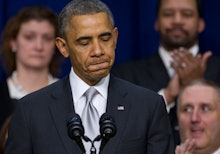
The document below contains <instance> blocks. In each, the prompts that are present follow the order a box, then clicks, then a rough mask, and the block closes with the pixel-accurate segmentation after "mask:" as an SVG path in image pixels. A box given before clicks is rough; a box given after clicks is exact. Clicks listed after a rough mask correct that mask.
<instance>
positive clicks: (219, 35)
mask: <svg viewBox="0 0 220 154" xmlns="http://www.w3.org/2000/svg"><path fill="white" fill-rule="evenodd" d="M69 1H70V0H0V32H2V29H3V27H4V25H5V23H6V22H7V20H8V19H9V18H10V17H12V16H13V15H14V14H16V13H17V11H18V10H19V9H21V8H23V7H25V6H32V5H43V6H47V7H49V8H51V9H52V10H54V11H55V12H56V13H59V12H60V11H61V9H62V8H63V7H64V6H65V4H67V3H68V2H69ZM102 1H103V2H105V3H106V4H107V5H108V6H109V7H110V9H111V10H112V12H113V15H114V17H115V23H116V26H117V27H118V29H119V40H118V44H117V49H116V61H115V63H120V62H123V61H127V60H133V59H139V58H144V57H146V56H149V55H151V54H153V53H155V52H157V48H158V34H157V33H156V32H155V30H154V21H155V18H156V0H102ZM202 7H203V17H204V18H205V21H206V29H205V31H204V32H203V33H202V34H201V35H200V37H199V40H200V42H199V44H200V46H201V47H202V49H203V50H204V51H206V50H211V51H213V53H214V55H216V56H220V1H219V0H211V1H207V0H202ZM62 68H63V69H62V73H61V75H60V77H62V76H64V75H66V74H67V73H68V72H69V68H70V63H69V61H68V60H66V61H65V62H64V63H63V65H62ZM0 71H2V68H1V67H0ZM0 74H2V73H0ZM1 78H4V75H2V76H0V79H1Z"/></svg>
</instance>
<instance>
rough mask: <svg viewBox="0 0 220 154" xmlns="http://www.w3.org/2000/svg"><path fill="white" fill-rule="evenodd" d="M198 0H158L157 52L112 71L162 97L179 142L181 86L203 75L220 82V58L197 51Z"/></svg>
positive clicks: (200, 28) (200, 21)
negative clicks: (178, 120)
mask: <svg viewBox="0 0 220 154" xmlns="http://www.w3.org/2000/svg"><path fill="white" fill-rule="evenodd" d="M204 27H205V23H204V20H203V18H202V17H201V2H200V1H199V0H158V7H157V20H156V22H155V29H156V30H157V31H158V33H159V35H160V46H159V50H158V53H156V54H155V55H152V56H150V57H147V58H146V59H142V60H136V61H130V62H126V63H123V64H119V65H117V66H115V67H114V68H113V70H112V73H113V74H115V75H116V76H118V77H120V78H123V79H126V80H129V81H131V82H133V83H135V84H137V85H140V86H143V87H147V88H149V89H151V90H154V91H156V92H158V93H159V94H161V95H162V96H164V99H165V102H166V106H167V111H168V112H169V117H170V120H171V123H172V127H173V131H174V135H175V142H176V144H179V143H180V139H179V132H178V123H177V118H176V105H175V103H174V102H175V100H176V98H177V95H178V93H179V90H180V89H181V87H182V86H184V85H185V84H187V83H188V82H190V81H192V80H194V79H198V78H206V79H209V80H212V81H215V82H217V83H218V84H220V80H219V78H220V59H219V58H217V57H211V55H212V53H211V52H210V51H208V52H205V53H204V54H203V55H202V54H201V53H200V52H199V51H200V49H199V45H198V35H199V33H200V32H202V31H203V30H204Z"/></svg>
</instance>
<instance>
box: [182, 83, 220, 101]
mask: <svg viewBox="0 0 220 154" xmlns="http://www.w3.org/2000/svg"><path fill="white" fill-rule="evenodd" d="M180 102H181V104H182V105H183V104H186V103H190V104H192V105H200V104H202V103H204V102H205V103H208V104H215V103H220V102H218V99H217V93H216V91H215V90H214V89H213V88H212V87H209V86H204V85H193V86H190V87H187V88H186V89H185V90H184V92H183V94H182V97H181V101H180Z"/></svg>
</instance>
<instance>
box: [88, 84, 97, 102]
mask: <svg viewBox="0 0 220 154" xmlns="http://www.w3.org/2000/svg"><path fill="white" fill-rule="evenodd" d="M97 92H98V91H97V90H96V89H95V88H94V87H90V88H89V89H88V90H87V91H86V93H85V96H86V101H87V102H91V100H92V99H93V97H94V96H95V94H96V93H97Z"/></svg>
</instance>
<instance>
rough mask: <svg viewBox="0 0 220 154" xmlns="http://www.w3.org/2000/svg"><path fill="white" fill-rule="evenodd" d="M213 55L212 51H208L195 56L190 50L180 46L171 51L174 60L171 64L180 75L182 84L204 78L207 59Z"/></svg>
mask: <svg viewBox="0 0 220 154" xmlns="http://www.w3.org/2000/svg"><path fill="white" fill-rule="evenodd" d="M211 55H212V52H211V51H207V52H206V53H204V54H203V55H201V54H198V55H197V56H196V57H194V56H193V55H192V54H191V53H190V52H189V51H188V50H186V49H184V48H179V49H178V50H174V51H173V52H171V56H172V57H173V59H174V62H172V63H171V66H172V67H173V68H174V69H175V71H176V73H177V74H178V75H179V80H180V84H181V85H185V84H187V83H189V82H190V81H192V80H195V79H199V78H203V77H204V73H205V70H206V65H207V61H208V59H209V58H210V56H211Z"/></svg>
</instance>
